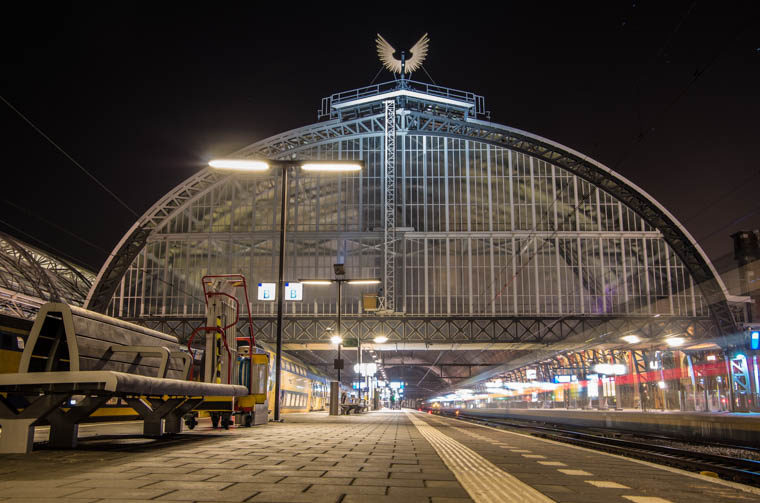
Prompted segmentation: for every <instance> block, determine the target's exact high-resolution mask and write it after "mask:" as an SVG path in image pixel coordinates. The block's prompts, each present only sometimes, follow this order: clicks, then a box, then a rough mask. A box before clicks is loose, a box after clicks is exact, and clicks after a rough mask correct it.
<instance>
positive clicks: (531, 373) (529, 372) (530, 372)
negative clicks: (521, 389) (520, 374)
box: [525, 369, 537, 379]
mask: <svg viewBox="0 0 760 503" xmlns="http://www.w3.org/2000/svg"><path fill="white" fill-rule="evenodd" d="M536 376H537V373H536V369H525V378H526V379H535V378H536Z"/></svg>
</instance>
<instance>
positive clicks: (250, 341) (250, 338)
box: [187, 274, 256, 384]
mask: <svg viewBox="0 0 760 503" xmlns="http://www.w3.org/2000/svg"><path fill="white" fill-rule="evenodd" d="M212 279H225V280H227V281H228V282H230V283H232V282H238V281H239V282H240V283H241V284H240V285H233V286H235V287H241V286H242V288H243V293H244V295H245V305H246V309H247V311H248V337H235V340H237V341H246V340H247V341H248V344H250V348H249V351H251V352H253V348H254V347H255V344H256V339H255V338H254V336H253V319H252V317H251V302H250V300H248V283H247V282H246V280H245V276H243V275H242V274H215V275H207V276H203V278H202V279H201V284H202V285H203V300H204V302H205V303H206V307H208V299H209V297H227V298H230V299H232V300H233V301H234V302H235V321H233V322H232V323H230V324H229V325H226V326H224V327H198V328H196V329H195V330H193V333H192V334H190V338H189V339H188V341H187V349H188V350H189V351H190V354H191V355H193V365H191V366H190V380H191V381H192V380H193V368H194V367H195V352H194V351H193V348H192V347H191V346H192V343H193V339H194V338H195V334H197V333H198V332H219V333H220V334H221V335H222V341H224V347H225V349H226V350H227V362H228V364H227V382H228V383H229V382H230V379H232V374H231V372H232V351H230V347H229V345H228V344H227V336H226V331H227V329H229V328H231V327H234V326H236V325H237V324H238V321H240V301H239V300H238V299H237V297H235V296H233V295H230V294H228V293H224V292H209V291H207V290H206V285H207V284H211V281H207V280H212ZM230 384H232V383H230Z"/></svg>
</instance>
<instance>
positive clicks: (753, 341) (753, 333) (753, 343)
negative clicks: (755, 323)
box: [749, 328, 760, 349]
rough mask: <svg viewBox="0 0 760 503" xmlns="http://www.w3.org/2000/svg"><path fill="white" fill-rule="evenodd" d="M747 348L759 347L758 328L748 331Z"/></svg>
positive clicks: (759, 335)
mask: <svg viewBox="0 0 760 503" xmlns="http://www.w3.org/2000/svg"><path fill="white" fill-rule="evenodd" d="M749 348H750V349H760V329H757V328H755V329H752V330H750V331H749Z"/></svg>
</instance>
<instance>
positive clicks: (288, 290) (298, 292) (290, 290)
mask: <svg viewBox="0 0 760 503" xmlns="http://www.w3.org/2000/svg"><path fill="white" fill-rule="evenodd" d="M285 300H303V284H302V283H285Z"/></svg>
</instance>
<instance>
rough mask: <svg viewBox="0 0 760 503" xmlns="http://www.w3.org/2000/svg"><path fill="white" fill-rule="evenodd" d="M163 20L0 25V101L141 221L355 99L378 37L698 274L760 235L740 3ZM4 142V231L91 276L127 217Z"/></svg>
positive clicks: (53, 17)
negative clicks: (328, 103)
mask: <svg viewBox="0 0 760 503" xmlns="http://www.w3.org/2000/svg"><path fill="white" fill-rule="evenodd" d="M160 4H161V5H160V6H157V5H159V3H158V2H153V3H151V4H150V5H142V6H140V5H133V4H131V3H124V4H121V5H116V4H112V3H110V2H108V3H107V2H103V3H102V4H97V5H94V4H85V3H84V2H79V3H76V4H74V5H66V4H65V3H63V2H61V4H60V5H56V4H52V5H50V4H43V3H34V4H32V3H31V2H26V5H27V6H26V7H22V8H19V7H17V8H15V10H14V9H9V8H8V7H4V15H3V17H4V19H3V21H4V22H3V30H2V32H3V33H2V35H0V36H1V37H2V38H3V40H2V49H1V50H2V53H3V54H2V60H1V64H2V72H1V73H0V94H2V96H3V98H4V99H5V100H7V101H8V102H10V103H11V104H12V105H13V106H14V107H15V108H16V109H18V111H20V112H21V113H22V114H24V115H25V116H26V117H27V118H28V119H29V120H30V121H31V122H33V123H34V124H35V125H36V126H37V127H38V128H39V129H41V130H42V131H43V132H44V133H45V134H46V135H48V136H49V137H50V138H51V139H52V140H53V141H55V142H56V143H57V144H58V145H60V146H61V147H62V148H63V149H64V150H65V151H66V152H67V153H68V154H69V155H71V156H72V157H73V158H74V159H76V160H77V161H78V162H79V163H80V164H81V165H82V166H83V167H84V168H85V169H86V170H88V171H89V172H90V173H92V174H93V175H94V176H96V177H97V178H98V179H100V180H101V181H102V182H103V183H104V184H105V185H106V186H107V187H109V188H110V189H111V190H112V191H113V192H114V193H116V194H117V195H118V197H120V198H121V199H123V200H124V201H125V202H126V204H127V205H128V206H129V207H131V208H132V209H133V210H134V211H136V212H137V213H138V214H142V213H143V212H144V211H146V210H147V209H148V208H149V207H150V206H151V205H152V204H153V203H154V202H155V201H156V200H158V199H159V198H160V197H161V196H163V195H164V194H165V193H166V192H168V191H169V190H170V189H172V188H173V187H174V186H176V185H177V184H179V183H180V182H181V181H182V180H184V179H186V178H188V177H189V176H191V175H193V174H194V173H196V172H197V171H198V170H200V169H202V168H203V167H204V166H205V164H206V162H207V161H208V160H209V159H211V158H213V157H219V156H223V155H225V154H228V153H230V152H232V151H234V150H236V149H238V148H240V147H243V146H245V145H248V144H250V143H253V142H254V141H257V140H260V139H263V138H266V137H268V136H271V135H273V134H276V133H279V132H282V131H285V130H287V129H291V128H296V127H300V126H304V125H308V124H311V123H313V122H316V110H317V108H318V106H319V103H320V99H321V98H322V97H323V96H327V95H330V94H332V93H333V92H337V91H342V90H348V89H353V88H356V87H361V86H364V85H367V84H370V82H372V80H373V78H375V76H376V74H377V73H378V70H379V69H380V63H379V61H378V59H377V57H376V54H375V47H374V38H375V34H376V33H377V32H380V33H381V34H382V35H383V36H384V37H385V38H386V39H387V40H388V41H389V42H390V43H391V44H393V45H394V47H396V48H398V49H401V48H408V47H411V45H413V44H414V42H416V41H417V39H418V38H419V37H420V36H421V35H422V34H423V33H425V32H428V33H429V36H430V39H431V43H430V52H429V55H428V59H427V60H426V62H425V68H426V70H427V71H428V72H429V74H430V76H431V77H432V78H433V79H434V80H435V82H436V83H437V84H439V85H443V86H447V87H453V88H457V89H464V90H468V91H472V92H475V93H477V94H481V95H484V96H485V98H486V105H487V108H488V109H489V110H490V111H491V112H492V120H494V122H498V123H501V124H505V125H508V126H512V127H516V128H520V129H524V130H527V131H530V132H533V133H536V134H538V135H541V136H544V137H546V138H549V139H552V140H555V141H558V142H560V143H562V144H564V145H567V146H569V147H571V148H574V149H576V150H579V151H580V152H583V153H585V154H587V155H589V156H591V157H593V158H595V159H597V160H598V161H600V162H602V163H604V164H606V165H607V166H609V167H611V168H612V169H615V170H617V171H618V172H620V173H621V174H622V175H623V176H625V177H627V178H628V179H630V180H632V181H633V182H634V183H636V184H637V185H639V186H640V187H642V188H643V189H644V190H646V191H647V192H649V193H650V194H651V195H653V196H654V197H655V198H656V199H658V200H659V201H660V202H661V203H662V204H663V205H664V206H665V207H666V208H668V209H669V210H670V211H671V212H672V213H673V214H674V215H675V216H676V217H677V218H679V219H680V220H681V221H682V222H683V223H684V224H685V226H686V227H687V229H688V230H689V231H690V232H691V233H692V235H693V236H694V237H695V238H697V239H698V240H699V241H700V243H701V244H702V246H703V247H704V249H705V250H706V252H707V253H708V255H709V256H710V257H712V258H718V257H721V256H724V255H726V254H728V253H730V252H731V251H732V243H731V240H730V238H729V235H730V234H731V233H733V232H735V231H737V230H739V229H745V228H750V229H756V228H758V227H760V198H758V195H757V194H758V189H760V162H759V161H758V155H757V152H756V150H757V147H758V145H759V143H760V139H759V138H760V122H759V121H758V118H760V24H759V23H758V17H757V11H756V10H753V8H752V6H753V2H661V1H660V2H631V1H628V2H607V3H604V4H599V5H597V6H583V5H582V4H580V3H578V2H563V3H558V4H549V3H546V4H540V5H539V4H536V3H535V2H530V4H531V5H530V6H525V5H521V4H519V3H512V2H502V3H500V4H499V5H500V7H499V8H498V10H491V9H490V8H487V7H486V6H485V5H483V6H480V7H479V6H478V5H477V4H473V3H463V4H461V5H460V8H459V9H461V10H456V11H455V10H452V9H443V8H441V10H438V11H436V10H434V9H437V7H433V6H434V5H437V4H434V3H427V5H428V7H427V9H426V11H414V10H413V9H408V8H407V7H406V5H405V4H404V3H396V4H383V3H380V2H378V3H364V2H361V3H359V2H355V3H352V4H347V5H344V6H340V5H339V4H337V3H331V4H321V6H322V8H321V9H314V10H301V9H300V8H296V7H293V6H285V5H284V4H279V3H278V7H281V9H279V10H263V9H261V8H258V7H259V6H260V5H261V4H262V2H255V3H254V2H250V3H241V4H232V3H230V4H227V5H226V6H224V7H220V6H219V5H218V3H215V4H214V6H210V5H208V6H204V7H188V6H187V4H182V3H177V4H174V5H171V6H169V5H164V3H163V2H162V3H160ZM534 4H535V5H534ZM441 5H442V4H441ZM486 5H495V4H486ZM601 5H603V7H601ZM254 6H255V7H257V8H254ZM370 6H372V9H373V10H374V11H376V12H372V13H368V12H364V13H362V11H365V10H366V9H368V8H369V7H370ZM19 9H21V10H19ZM384 11H385V12H393V15H389V16H383V15H380V14H379V12H384ZM414 78H415V79H417V80H422V81H429V78H428V76H427V75H425V73H424V72H417V73H416V74H415V75H414ZM390 79H391V75H390V74H389V73H387V72H385V71H383V72H382V73H381V74H380V75H379V77H378V80H377V82H383V81H387V80H390ZM0 127H2V132H3V134H2V145H3V168H2V169H3V187H4V190H3V191H2V195H0V230H3V231H5V232H9V233H11V234H13V235H16V236H17V237H19V238H21V239H24V240H26V241H28V242H32V243H34V244H37V245H38V246H44V247H45V248H47V249H49V250H51V251H53V252H55V253H58V254H61V255H66V256H69V257H71V258H73V259H75V260H76V261H78V262H79V263H81V264H84V265H86V266H88V267H90V268H91V269H93V270H97V269H98V268H99V267H100V265H101V264H102V263H103V261H104V259H105V257H106V255H107V253H109V252H110V250H111V249H112V248H113V247H114V246H115V245H116V243H117V242H118V240H119V239H120V238H121V236H122V235H123V233H124V232H125V231H126V230H127V229H128V228H129V227H130V226H131V225H132V223H133V222H134V221H135V220H136V218H135V217H134V215H133V214H131V213H130V212H129V211H128V210H127V209H125V208H124V207H123V206H121V205H120V204H119V203H118V202H116V201H115V200H114V199H113V198H112V197H111V196H109V195H108V194H107V193H106V192H105V191H104V190H102V189H101V188H100V187H98V185H96V184H95V182H93V181H92V180H91V179H90V178H88V177H87V175H85V174H84V173H83V172H82V171H81V170H80V169H79V168H78V167H77V166H76V165H74V164H73V163H72V162H71V161H70V160H68V159H67V158H66V157H65V156H64V155H62V154H61V153H60V152H58V151H57V150H56V149H55V148H54V147H53V146H51V145H50V144H49V143H48V142H47V141H46V140H45V139H44V138H42V137H41V136H40V134H39V133H37V132H35V131H34V129H32V128H31V127H30V126H29V125H28V124H27V123H26V122H24V120H23V119H21V118H20V117H19V116H18V115H17V114H16V113H15V112H14V111H12V110H11V109H10V108H9V107H8V105H6V104H5V103H0ZM40 243H42V244H40Z"/></svg>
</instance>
